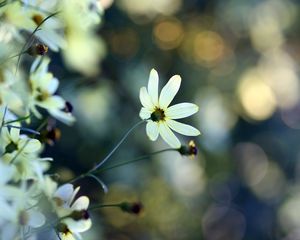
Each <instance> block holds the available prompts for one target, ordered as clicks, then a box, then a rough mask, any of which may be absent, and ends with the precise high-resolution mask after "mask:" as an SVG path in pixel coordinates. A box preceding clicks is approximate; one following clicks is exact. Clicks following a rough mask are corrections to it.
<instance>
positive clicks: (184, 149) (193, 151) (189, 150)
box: [178, 140, 198, 157]
mask: <svg viewBox="0 0 300 240" xmlns="http://www.w3.org/2000/svg"><path fill="white" fill-rule="evenodd" d="M178 152H179V153H180V154H181V155H183V156H190V157H195V156H196V155H197V153H198V149H197V147H196V144H195V142H194V141H193V140H191V141H189V144H188V146H185V145H182V146H181V147H180V148H179V149H178Z"/></svg>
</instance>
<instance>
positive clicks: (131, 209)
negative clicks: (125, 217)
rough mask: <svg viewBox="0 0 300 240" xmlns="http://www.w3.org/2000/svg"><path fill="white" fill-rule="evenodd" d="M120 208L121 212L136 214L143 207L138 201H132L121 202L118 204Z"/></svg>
mask: <svg viewBox="0 0 300 240" xmlns="http://www.w3.org/2000/svg"><path fill="white" fill-rule="evenodd" d="M120 208H121V210H122V211H123V212H127V213H131V214H136V215H139V214H140V213H141V212H142V211H143V209H144V207H143V204H142V203H140V202H133V203H129V202H123V203H121V204H120Z"/></svg>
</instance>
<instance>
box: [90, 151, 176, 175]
mask: <svg viewBox="0 0 300 240" xmlns="http://www.w3.org/2000/svg"><path fill="white" fill-rule="evenodd" d="M168 151H177V149H175V148H167V149H163V150H160V151H157V152H153V153H150V154H147V155H143V156H140V157H138V158H135V159H132V160H129V161H124V162H120V163H117V164H115V165H111V166H108V167H106V168H100V169H99V170H98V171H95V172H94V173H101V172H105V171H108V170H111V169H114V168H118V167H121V166H124V165H127V164H131V163H135V162H139V161H142V160H145V159H147V158H149V157H151V156H153V155H156V154H159V153H163V152H168Z"/></svg>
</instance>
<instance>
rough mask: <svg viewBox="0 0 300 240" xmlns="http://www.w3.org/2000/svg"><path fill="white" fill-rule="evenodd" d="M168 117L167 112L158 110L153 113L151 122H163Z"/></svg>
mask: <svg viewBox="0 0 300 240" xmlns="http://www.w3.org/2000/svg"><path fill="white" fill-rule="evenodd" d="M165 117H166V115H165V111H164V110H162V109H161V108H156V109H155V110H154V112H153V113H151V116H150V118H151V120H152V121H153V122H159V121H163V120H164V119H165Z"/></svg>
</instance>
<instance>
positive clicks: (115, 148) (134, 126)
mask: <svg viewBox="0 0 300 240" xmlns="http://www.w3.org/2000/svg"><path fill="white" fill-rule="evenodd" d="M143 122H144V120H142V121H140V122H138V123H136V124H135V125H133V126H132V127H131V128H130V129H129V130H128V131H127V132H126V133H125V135H124V136H123V137H122V138H121V140H120V141H119V142H118V144H117V145H116V146H115V147H114V148H113V150H111V152H110V153H109V154H108V155H107V156H106V157H105V158H104V159H103V160H102V161H101V162H99V163H98V164H97V165H96V166H95V167H94V168H92V169H91V170H90V171H89V173H93V172H94V171H96V170H97V169H98V168H99V167H101V166H102V165H103V164H104V163H105V162H106V161H107V160H108V159H109V158H110V157H111V155H113V153H114V152H115V151H116V150H117V149H118V148H119V147H120V145H121V144H122V143H123V142H124V141H125V139H126V138H127V137H128V135H129V134H130V133H131V132H132V131H133V130H134V129H135V128H136V127H137V126H139V125H141V124H142V123H143Z"/></svg>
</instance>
